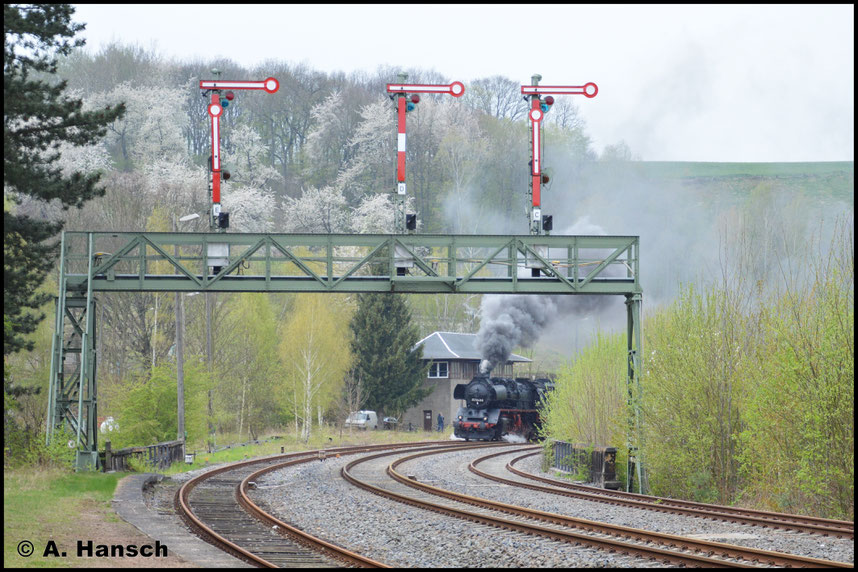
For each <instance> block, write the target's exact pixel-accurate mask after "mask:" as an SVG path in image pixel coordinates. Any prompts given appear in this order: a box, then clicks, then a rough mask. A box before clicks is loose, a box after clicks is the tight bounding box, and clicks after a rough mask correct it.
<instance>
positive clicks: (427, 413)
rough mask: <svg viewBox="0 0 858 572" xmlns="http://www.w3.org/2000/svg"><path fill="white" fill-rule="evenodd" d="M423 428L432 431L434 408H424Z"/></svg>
mask: <svg viewBox="0 0 858 572" xmlns="http://www.w3.org/2000/svg"><path fill="white" fill-rule="evenodd" d="M423 430H424V431H432V410H431V409H424V410H423Z"/></svg>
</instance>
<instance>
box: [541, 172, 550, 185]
mask: <svg viewBox="0 0 858 572" xmlns="http://www.w3.org/2000/svg"><path fill="white" fill-rule="evenodd" d="M550 180H551V177H549V176H548V175H546V174H545V173H542V184H543V185H544V184H545V183H547V182H548V181H550Z"/></svg>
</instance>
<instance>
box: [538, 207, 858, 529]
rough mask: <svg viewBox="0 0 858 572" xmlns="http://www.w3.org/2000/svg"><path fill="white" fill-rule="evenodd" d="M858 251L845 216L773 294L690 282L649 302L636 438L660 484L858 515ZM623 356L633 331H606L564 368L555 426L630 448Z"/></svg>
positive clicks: (655, 484) (577, 436)
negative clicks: (857, 482)
mask: <svg viewBox="0 0 858 572" xmlns="http://www.w3.org/2000/svg"><path fill="white" fill-rule="evenodd" d="M853 256H854V250H853V236H852V229H851V225H850V224H847V223H846V222H845V221H841V223H840V224H838V225H837V230H836V232H835V238H834V240H833V241H832V244H831V248H830V249H828V251H827V252H823V253H818V255H817V256H814V257H807V258H804V259H802V260H801V264H800V265H799V268H801V269H802V272H801V273H795V272H793V274H792V275H790V273H789V272H787V269H786V268H785V269H784V276H785V277H784V282H783V286H782V287H781V288H778V289H776V290H775V291H772V292H770V293H765V292H762V291H760V290H759V289H757V290H755V289H754V287H756V285H752V286H754V287H750V288H749V287H747V286H746V285H745V284H744V283H743V281H742V280H741V279H733V280H729V281H727V280H725V281H724V282H723V283H721V284H715V285H711V286H707V287H698V286H692V285H688V286H685V287H684V288H683V290H682V292H681V294H680V295H679V297H678V298H677V299H675V300H674V301H673V302H672V303H670V304H668V305H667V306H665V307H662V308H659V309H657V310H656V311H654V312H650V313H648V315H647V316H646V318H645V327H644V330H643V331H644V336H645V338H644V344H643V345H644V347H643V353H644V356H643V369H644V374H643V378H642V381H641V383H642V398H641V409H642V414H643V420H644V429H643V433H642V435H641V438H642V443H641V442H638V445H641V446H642V448H643V451H644V454H645V459H646V463H647V466H648V475H649V484H650V487H651V489H652V493H653V494H656V495H670V496H674V497H680V498H687V499H693V500H697V501H702V502H714V503H720V504H737V505H742V506H752V507H757V508H761V509H766V510H775V511H783V512H792V513H800V514H812V515H818V516H823V517H828V518H838V519H852V518H854V476H855V475H854V471H855V469H854V401H855V394H854V315H855V314H854V296H855V290H854V259H853ZM793 270H794V269H793ZM799 275H801V276H802V277H803V278H802V279H799V278H790V276H799ZM625 356H626V339H625V333H617V334H611V335H606V334H601V335H599V336H597V337H596V338H595V340H594V342H593V343H592V344H591V345H590V346H589V347H588V348H586V350H584V351H583V352H581V354H580V355H579V356H578V358H577V359H576V360H574V361H573V362H572V363H571V364H570V365H569V366H567V367H566V368H565V369H564V370H563V371H562V373H561V375H560V377H559V379H558V384H557V390H556V391H555V392H554V394H553V395H551V396H550V398H549V400H548V403H547V409H546V416H547V424H546V432H547V434H548V436H549V437H551V438H556V439H563V440H568V441H573V442H583V443H590V444H596V445H613V446H617V447H618V448H621V449H625V446H626V443H625V435H626V427H627V423H628V418H627V414H628V409H627V408H626V401H627V388H626V381H625V380H626V361H625V360H626V357H625ZM618 468H619V467H618Z"/></svg>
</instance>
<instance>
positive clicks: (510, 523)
mask: <svg viewBox="0 0 858 572" xmlns="http://www.w3.org/2000/svg"><path fill="white" fill-rule="evenodd" d="M505 445H507V444H499V445H492V446H505ZM483 446H485V445H483ZM474 447H479V445H461V446H457V447H446V448H444V449H441V450H438V449H437V448H436V449H434V450H428V451H420V452H416V453H412V454H408V455H407V456H405V457H402V458H399V459H397V460H395V461H393V462H387V460H386V457H389V456H390V455H392V454H396V453H390V452H384V453H377V454H373V455H369V456H365V457H362V458H360V459H357V460H355V461H352V462H350V463H348V464H347V465H345V466H344V467H343V469H342V471H341V473H342V476H343V478H344V479H346V480H347V481H348V482H350V483H352V484H354V485H355V486H358V487H360V488H363V489H365V490H368V491H370V492H373V493H375V494H378V495H381V496H383V497H387V498H391V499H394V500H397V501H399V502H403V503H407V504H410V505H412V506H417V507H420V508H424V509H427V510H431V511H434V512H438V513H442V514H447V515H450V516H454V517H456V518H461V519H466V520H469V521H472V522H478V523H481V524H486V525H489V526H493V527H496V528H501V529H506V530H511V531H517V532H521V533H525V534H532V535H540V536H544V537H548V538H552V539H555V540H560V541H564V542H570V543H575V544H584V545H590V546H595V547H598V548H601V549H604V550H610V551H614V552H620V553H624V554H630V555H635V556H642V557H644V558H647V559H650V560H657V561H661V562H665V563H668V564H672V565H686V566H689V565H690V566H706V567H755V566H759V565H772V566H799V567H808V566H810V567H833V568H840V567H845V568H851V567H853V566H852V565H851V564H849V563H843V562H834V561H829V560H823V559H818V558H808V557H803V556H796V555H791V554H784V553H779V552H772V551H765V550H758V549H754V548H745V547H741V546H735V545H730V544H723V543H718V542H710V541H704V540H696V539H692V538H686V537H681V536H676V535H669V534H661V533H654V532H649V531H645V530H640V529H633V528H629V527H623V526H617V525H611V524H606V523H599V522H594V521H589V520H585V519H577V518H571V517H566V516H562V515H558V514H553V513H547V512H542V511H536V510H531V509H526V508H523V507H519V506H514V505H509V504H504V503H499V502H494V501H489V500H486V499H482V498H479V497H474V496H470V495H465V494H461V493H456V492H453V491H449V490H444V489H441V488H438V487H435V486H432V485H428V484H424V483H420V482H418V481H417V480H416V479H415V478H414V477H411V476H408V475H407V474H402V473H400V472H399V471H397V467H399V466H400V465H401V464H403V463H406V462H408V461H411V460H414V459H417V458H420V457H424V456H427V455H433V454H437V453H438V452H446V451H461V450H466V449H470V448H474ZM409 453H411V452H409ZM501 454H509V451H504V452H502V453H499V454H498V453H496V454H493V455H489V456H487V457H485V458H491V457H495V456H498V455H501ZM385 466H386V469H384V470H382V469H383V467H385ZM393 481H395V483H398V484H399V485H404V486H405V487H407V489H403V488H402V487H401V486H396V485H395V484H393V483H392V482H393ZM506 484H510V485H513V486H518V485H519V483H518V482H516V481H513V482H510V483H506ZM406 491H410V492H406ZM415 491H416V492H417V494H415ZM439 497H440V500H439ZM474 507H476V508H474Z"/></svg>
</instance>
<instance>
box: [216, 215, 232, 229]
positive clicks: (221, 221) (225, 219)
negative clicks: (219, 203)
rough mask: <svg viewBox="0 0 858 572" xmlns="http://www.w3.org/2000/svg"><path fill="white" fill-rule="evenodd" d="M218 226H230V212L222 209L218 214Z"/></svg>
mask: <svg viewBox="0 0 858 572" xmlns="http://www.w3.org/2000/svg"><path fill="white" fill-rule="evenodd" d="M217 226H218V228H229V213H226V212H223V211H221V212H220V213H219V214H218V215H217Z"/></svg>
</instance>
